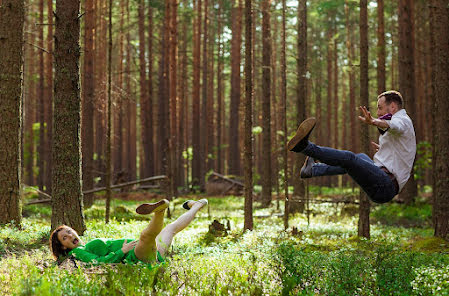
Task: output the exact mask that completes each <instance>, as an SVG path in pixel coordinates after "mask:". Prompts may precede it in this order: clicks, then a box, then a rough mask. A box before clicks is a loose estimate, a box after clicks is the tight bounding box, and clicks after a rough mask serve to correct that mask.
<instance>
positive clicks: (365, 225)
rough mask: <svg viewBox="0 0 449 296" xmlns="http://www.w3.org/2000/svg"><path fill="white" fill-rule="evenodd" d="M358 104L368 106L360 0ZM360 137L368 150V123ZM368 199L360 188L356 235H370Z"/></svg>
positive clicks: (364, 9)
mask: <svg viewBox="0 0 449 296" xmlns="http://www.w3.org/2000/svg"><path fill="white" fill-rule="evenodd" d="M360 104H361V105H362V106H369V101H368V3H367V0H361V1H360ZM360 137H361V144H362V151H363V152H364V153H367V152H368V150H369V134H368V125H366V124H363V125H361V129H360ZM369 213H370V201H369V199H368V196H367V195H366V193H365V192H364V191H363V190H360V205H359V223H358V235H359V236H363V237H366V238H369V237H370V225H369Z"/></svg>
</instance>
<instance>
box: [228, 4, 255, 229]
mask: <svg viewBox="0 0 449 296" xmlns="http://www.w3.org/2000/svg"><path fill="white" fill-rule="evenodd" d="M251 2H252V1H251V0H245V150H244V154H245V157H244V166H245V168H244V171H245V222H244V226H243V229H249V230H252V229H253V161H252V159H253V142H252V125H253V124H252V121H253V114H252V98H253V79H252V71H253V69H252V48H253V46H252V36H251V35H252V3H251ZM233 33H234V31H233Z"/></svg>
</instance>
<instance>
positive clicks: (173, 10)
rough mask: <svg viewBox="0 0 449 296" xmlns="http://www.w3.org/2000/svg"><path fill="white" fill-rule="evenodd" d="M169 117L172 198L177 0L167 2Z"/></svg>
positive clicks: (174, 185)
mask: <svg viewBox="0 0 449 296" xmlns="http://www.w3.org/2000/svg"><path fill="white" fill-rule="evenodd" d="M168 9H169V15H170V17H169V20H168V26H169V44H168V46H169V49H168V52H169V55H170V56H169V68H168V71H169V76H168V77H169V104H170V106H169V107H170V108H169V112H168V114H169V118H170V125H169V126H170V128H169V130H170V137H169V151H168V153H169V155H168V168H169V172H168V174H169V180H170V194H171V196H170V197H172V198H175V197H176V196H177V189H176V188H177V184H178V180H177V178H176V177H177V175H176V163H175V159H176V158H175V156H176V147H177V138H178V136H177V125H176V105H177V102H176V101H177V91H176V86H177V70H176V69H177V63H178V39H177V34H178V33H177V26H176V25H177V10H178V1H177V0H170V2H169V6H168Z"/></svg>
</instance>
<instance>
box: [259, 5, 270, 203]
mask: <svg viewBox="0 0 449 296" xmlns="http://www.w3.org/2000/svg"><path fill="white" fill-rule="evenodd" d="M270 10H271V0H263V1H262V47H263V49H262V195H261V204H262V207H268V206H269V205H270V204H271V191H272V184H271V181H272V180H271V174H272V172H271V55H272V50H271V20H270V17H271V13H270Z"/></svg>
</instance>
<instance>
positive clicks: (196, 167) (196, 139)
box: [192, 0, 202, 186]
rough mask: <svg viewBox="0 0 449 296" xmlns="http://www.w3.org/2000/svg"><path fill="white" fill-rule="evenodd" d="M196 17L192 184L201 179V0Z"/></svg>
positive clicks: (194, 27) (198, 2) (194, 33)
mask: <svg viewBox="0 0 449 296" xmlns="http://www.w3.org/2000/svg"><path fill="white" fill-rule="evenodd" d="M195 4H196V7H195V9H194V10H196V12H197V13H196V17H195V18H194V21H193V31H194V32H193V86H192V87H193V92H192V148H193V159H192V186H199V184H200V179H201V161H202V160H201V143H200V71H201V67H200V65H201V64H200V63H201V0H196V1H195Z"/></svg>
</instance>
